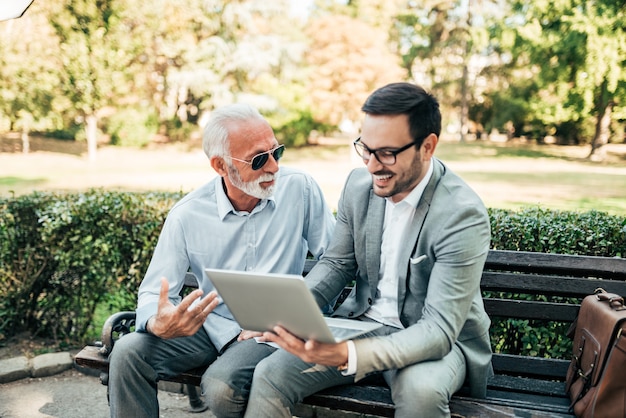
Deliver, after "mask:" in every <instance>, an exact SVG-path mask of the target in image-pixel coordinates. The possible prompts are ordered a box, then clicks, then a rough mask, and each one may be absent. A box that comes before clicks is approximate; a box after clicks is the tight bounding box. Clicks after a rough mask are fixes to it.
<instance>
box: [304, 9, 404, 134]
mask: <svg viewBox="0 0 626 418" xmlns="http://www.w3.org/2000/svg"><path fill="white" fill-rule="evenodd" d="M307 34H308V36H309V38H310V40H311V44H310V48H309V52H308V54H307V62H308V64H309V65H310V66H311V67H312V68H311V74H310V84H309V94H310V97H311V106H312V110H313V115H314V117H315V119H316V120H318V121H321V122H324V123H327V124H331V125H335V126H339V125H341V124H342V123H344V124H347V125H348V126H349V127H350V126H354V124H356V122H357V121H358V120H360V118H361V112H360V109H361V105H362V104H363V103H364V102H365V99H366V98H367V96H369V94H371V92H372V91H373V90H375V89H376V88H378V87H381V86H382V85H384V84H387V83H389V82H392V81H403V80H405V79H406V72H405V71H403V70H402V67H401V66H400V62H399V59H398V57H397V56H396V55H394V54H393V53H392V52H391V51H390V48H389V44H388V35H387V32H386V31H384V30H382V29H376V28H374V27H372V26H370V25H368V24H366V23H364V22H362V21H360V20H357V19H355V18H351V17H348V16H345V15H328V16H322V17H319V18H316V19H313V20H311V22H310V24H309V27H308V28H307ZM348 129H350V128H348Z"/></svg>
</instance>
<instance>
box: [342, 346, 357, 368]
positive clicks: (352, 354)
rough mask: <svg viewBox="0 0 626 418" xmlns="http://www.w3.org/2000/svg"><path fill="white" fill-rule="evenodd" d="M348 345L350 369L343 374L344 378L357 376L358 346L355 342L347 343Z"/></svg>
mask: <svg viewBox="0 0 626 418" xmlns="http://www.w3.org/2000/svg"><path fill="white" fill-rule="evenodd" d="M346 344H348V368H347V369H346V370H344V371H342V372H341V374H343V375H344V376H350V375H353V374H356V346H355V345H354V341H352V340H348V341H346Z"/></svg>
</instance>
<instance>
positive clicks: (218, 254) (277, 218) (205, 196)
mask: <svg viewBox="0 0 626 418" xmlns="http://www.w3.org/2000/svg"><path fill="white" fill-rule="evenodd" d="M334 226H335V217H334V216H333V214H332V212H331V210H330V209H329V207H328V206H327V204H326V201H325V200H324V196H323V195H322V191H321V189H320V187H319V185H318V184H317V183H316V182H315V180H314V179H313V178H312V177H311V176H310V175H308V174H306V173H304V172H302V171H299V170H295V169H292V168H287V167H281V168H280V170H279V175H278V178H277V180H276V188H275V191H274V195H273V196H272V197H270V198H269V199H263V200H261V201H260V202H259V204H258V205H257V206H256V207H255V208H254V209H253V210H252V212H250V213H249V212H243V211H241V212H238V211H236V210H235V209H234V207H233V206H232V204H231V202H230V200H229V199H228V197H227V196H226V193H225V191H224V187H223V183H222V178H221V177H216V178H214V179H213V180H211V181H210V182H209V183H207V184H205V185H204V186H201V187H200V188H198V189H196V190H194V191H192V192H191V193H189V194H188V195H186V196H185V197H183V198H182V199H181V200H180V201H179V202H177V203H176V204H175V205H174V207H173V208H172V209H171V211H170V212H169V214H168V216H167V219H166V220H165V223H164V225H163V229H162V230H161V235H160V236H159V240H158V242H157V245H156V247H155V250H154V254H153V256H152V260H151V261H150V265H149V266H148V270H147V272H146V275H145V277H144V280H143V282H142V283H141V286H140V287H139V295H138V302H137V325H136V326H137V330H145V324H146V321H147V320H148V318H150V317H151V316H152V315H154V314H156V312H157V306H158V300H159V290H160V287H161V277H167V279H168V281H169V298H170V300H171V301H172V303H174V304H178V303H179V302H180V300H181V297H180V296H179V293H180V290H181V289H182V287H183V284H184V278H185V274H186V272H187V271H191V272H193V273H194V274H195V275H196V277H197V278H198V281H199V287H200V288H201V289H202V290H203V292H204V294H205V295H206V294H207V293H209V292H210V291H211V290H213V286H212V285H211V282H210V281H209V280H208V278H207V277H206V275H205V274H204V269H205V268H220V269H229V270H253V271H258V272H273V273H289V274H301V273H302V270H303V268H304V260H305V259H306V256H307V252H311V254H312V255H313V256H314V257H315V258H319V257H320V256H321V255H322V254H323V253H324V251H326V249H327V247H328V243H329V241H330V238H331V235H332V232H333V229H334ZM204 329H205V330H206V332H207V334H208V335H209V338H210V339H211V341H212V342H213V344H214V345H215V347H216V348H217V349H218V350H221V348H222V347H223V346H224V345H225V344H226V343H228V342H229V341H231V340H232V339H233V338H235V337H236V336H237V335H238V334H239V332H240V331H241V328H240V327H239V325H238V324H237V323H236V322H235V320H234V319H233V317H232V315H231V313H230V311H229V310H228V308H226V306H225V305H224V304H223V303H221V304H220V305H218V306H217V308H215V310H214V311H213V312H212V313H211V314H209V316H208V317H207V320H206V321H205V323H204Z"/></svg>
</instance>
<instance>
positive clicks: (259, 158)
mask: <svg viewBox="0 0 626 418" xmlns="http://www.w3.org/2000/svg"><path fill="white" fill-rule="evenodd" d="M283 152H285V145H279V146H277V147H276V148H272V149H271V150H269V151H265V152H262V153H260V154H257V155H255V156H254V157H252V159H251V160H250V161H246V160H242V159H240V158H235V157H230V156H228V158H230V159H231V160H235V161H239V162H242V163H246V164H250V165H251V166H252V169H253V170H259V169H261V168H263V166H264V165H265V164H266V163H267V160H269V158H270V154H272V158H274V160H275V161H277V162H278V160H280V159H281V157H282V156H283Z"/></svg>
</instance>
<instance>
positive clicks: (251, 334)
mask: <svg viewBox="0 0 626 418" xmlns="http://www.w3.org/2000/svg"><path fill="white" fill-rule="evenodd" d="M262 335H263V333H262V332H259V331H250V330H247V329H244V330H243V331H241V333H240V334H239V336H238V337H237V341H243V340H249V339H250V338H254V337H260V336H262Z"/></svg>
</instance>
